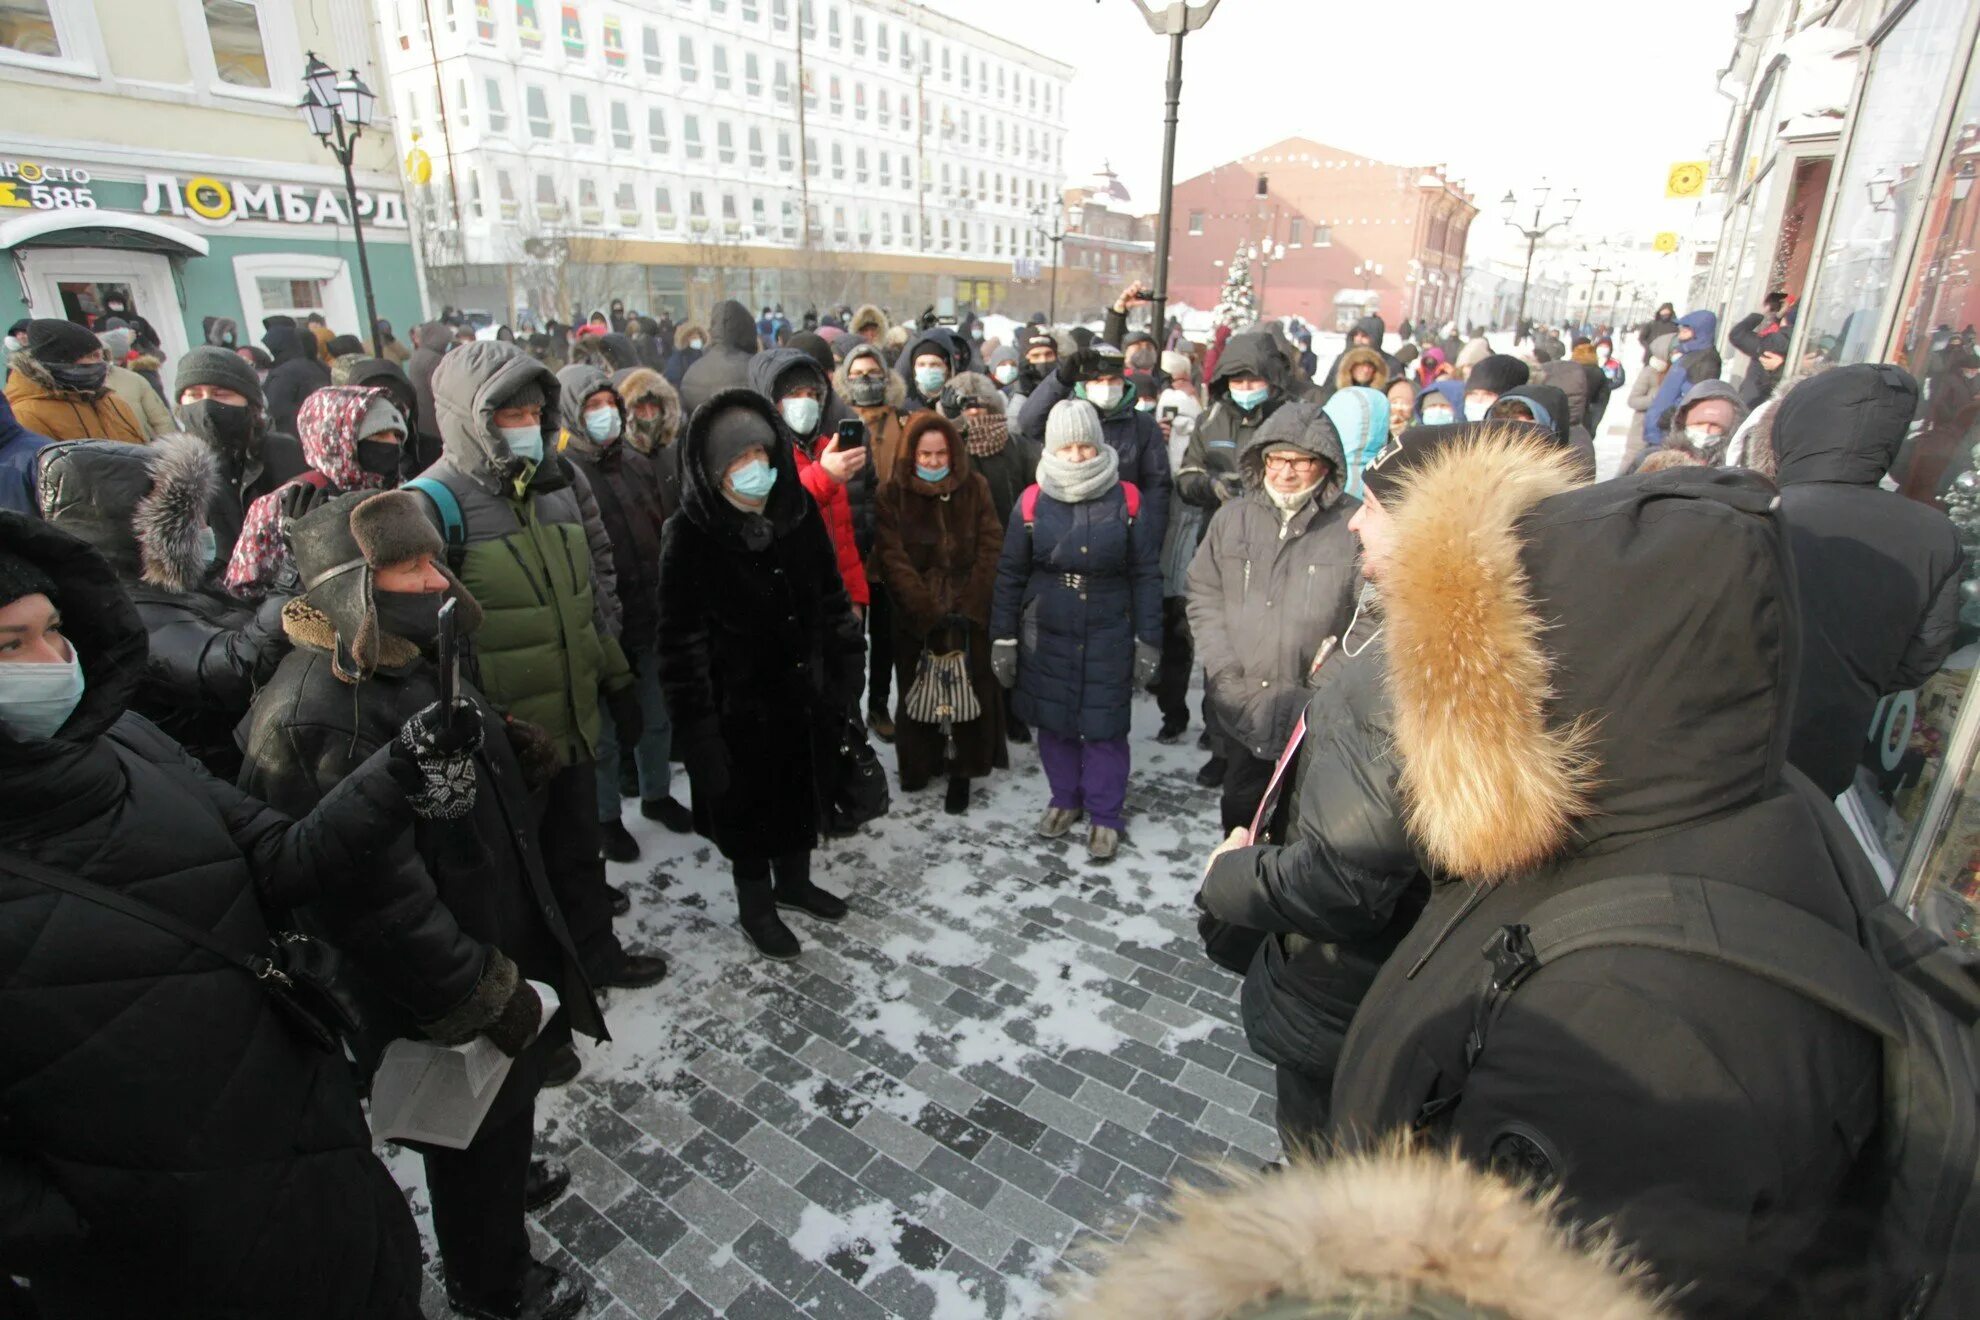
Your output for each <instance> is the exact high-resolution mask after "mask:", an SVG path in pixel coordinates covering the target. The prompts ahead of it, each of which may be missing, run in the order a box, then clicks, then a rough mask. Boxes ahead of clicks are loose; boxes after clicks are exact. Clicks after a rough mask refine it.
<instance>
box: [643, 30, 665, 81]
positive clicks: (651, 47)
mask: <svg viewBox="0 0 1980 1320" xmlns="http://www.w3.org/2000/svg"><path fill="white" fill-rule="evenodd" d="M639 51H640V55H641V57H642V58H643V59H644V60H645V61H646V72H647V75H648V76H649V77H653V78H658V77H659V76H660V75H661V74H662V73H664V72H666V69H667V61H666V60H665V59H663V58H662V57H661V54H660V29H659V28H657V27H654V26H653V25H652V24H650V23H649V24H648V25H647V26H646V27H644V28H642V29H640V34H639Z"/></svg>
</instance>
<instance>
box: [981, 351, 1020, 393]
mask: <svg viewBox="0 0 1980 1320" xmlns="http://www.w3.org/2000/svg"><path fill="white" fill-rule="evenodd" d="M985 369H986V370H987V371H988V373H989V376H990V379H991V380H992V381H994V382H995V383H996V386H997V392H998V394H999V395H1000V396H1001V397H1002V398H1003V400H1004V403H1005V405H1006V407H1008V406H1009V403H1010V392H1011V391H1012V390H1013V389H1015V388H1016V386H1017V379H1018V352H1017V349H1016V348H1014V347H1012V346H1011V345H1010V344H999V345H998V346H997V347H996V349H995V350H994V351H992V352H991V354H990V358H989V361H988V362H987V363H986V365H985Z"/></svg>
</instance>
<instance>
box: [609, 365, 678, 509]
mask: <svg viewBox="0 0 1980 1320" xmlns="http://www.w3.org/2000/svg"><path fill="white" fill-rule="evenodd" d="M612 385H613V388H615V389H616V390H618V392H619V397H620V399H622V400H624V402H625V405H626V443H627V444H629V445H631V446H632V447H633V448H634V449H636V450H638V451H639V452H640V453H641V454H643V455H644V456H645V457H646V466H647V469H648V470H649V471H650V472H651V473H652V475H653V480H654V492H655V494H656V496H657V497H658V499H659V501H660V517H661V519H662V521H665V520H666V519H668V518H671V517H673V516H674V510H676V509H678V508H680V507H681V466H680V458H681V456H680V451H679V450H678V449H676V448H675V447H674V441H675V440H677V439H679V438H680V434H681V396H680V395H679V394H678V393H676V392H675V390H674V387H673V386H672V385H670V384H668V383H667V378H666V376H664V375H662V374H661V373H660V372H658V371H654V370H651V369H649V368H646V367H635V368H634V369H633V370H631V371H621V372H617V373H615V374H614V375H613V377H612Z"/></svg>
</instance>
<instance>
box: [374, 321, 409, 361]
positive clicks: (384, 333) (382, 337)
mask: <svg viewBox="0 0 1980 1320" xmlns="http://www.w3.org/2000/svg"><path fill="white" fill-rule="evenodd" d="M371 333H372V341H373V342H372V344H371V345H370V347H373V348H376V349H378V350H379V351H380V352H381V353H382V354H383V355H384V358H385V361H387V362H390V363H392V364H393V365H394V366H397V367H400V368H403V367H404V366H405V365H406V363H407V362H408V361H409V360H411V358H412V350H411V349H409V348H407V347H406V346H405V344H404V343H403V342H401V341H400V339H399V337H398V336H397V335H395V334H393V333H392V323H391V322H390V321H388V320H386V319H385V318H384V317H382V316H381V317H379V318H378V319H377V320H376V321H374V322H372V326H371Z"/></svg>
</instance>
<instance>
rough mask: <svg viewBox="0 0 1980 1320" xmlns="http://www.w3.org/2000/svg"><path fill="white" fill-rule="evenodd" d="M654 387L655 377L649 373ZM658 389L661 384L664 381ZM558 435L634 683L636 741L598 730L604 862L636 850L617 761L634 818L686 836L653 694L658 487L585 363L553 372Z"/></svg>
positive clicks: (605, 382) (614, 398) (663, 709)
mask: <svg viewBox="0 0 1980 1320" xmlns="http://www.w3.org/2000/svg"><path fill="white" fill-rule="evenodd" d="M648 374H653V375H654V379H656V380H659V379H660V377H659V376H658V375H657V374H654V373H648ZM663 383H664V382H663ZM557 385H558V404H559V408H560V409H561V416H562V422H563V435H562V437H561V439H560V441H559V449H560V452H561V453H562V454H563V456H564V457H565V458H566V459H567V460H569V461H570V462H571V463H573V464H574V465H576V466H577V468H578V469H579V470H580V471H582V472H583V473H584V475H585V478H586V479H587V481H588V482H589V484H590V486H591V492H592V495H593V497H594V498H595V499H596V500H597V501H598V512H599V517H600V520H601V521H602V522H603V523H604V526H605V533H606V536H607V537H608V539H609V540H610V542H611V547H612V549H611V553H612V565H613V579H614V581H613V585H614V589H615V591H616V593H617V596H618V600H619V613H620V620H621V622H620V629H619V645H620V647H621V648H622V649H623V650H624V651H625V653H626V662H627V663H628V664H629V665H630V666H631V667H632V671H633V673H634V674H635V675H636V676H637V679H638V681H637V683H636V684H635V686H634V688H633V691H634V694H635V696H636V697H637V699H638V701H639V712H640V735H639V741H638V742H637V743H635V744H634V745H633V746H632V747H631V748H630V749H627V748H623V747H621V746H620V744H619V739H618V731H617V729H616V728H614V727H613V724H614V722H613V721H611V720H603V721H600V723H599V730H598V756H597V762H596V764H597V767H598V825H599V834H600V837H601V839H602V843H601V845H600V846H601V847H602V849H603V851H604V853H605V857H606V859H607V860H608V861H614V862H631V861H636V860H638V858H639V844H638V843H637V842H636V841H634V839H633V838H632V835H631V834H630V833H629V832H628V831H627V830H626V827H625V825H624V823H623V822H622V821H621V820H620V806H619V797H620V785H621V784H622V782H624V781H623V780H622V778H621V773H622V770H623V768H624V762H625V759H626V758H627V757H628V756H630V758H631V760H632V763H633V765H634V767H635V769H636V771H637V774H636V776H635V777H634V779H633V781H632V782H633V785H634V787H635V788H636V789H637V790H638V796H639V809H640V814H641V815H643V816H645V817H646V818H647V819H648V820H657V821H659V822H660V823H661V824H662V825H665V826H666V827H667V828H668V829H669V830H672V831H673V832H674V833H676V834H686V833H687V832H688V831H690V830H691V829H693V828H694V823H693V821H692V819H691V818H690V816H689V815H688V810H687V808H686V807H683V806H682V805H681V804H680V803H678V802H676V801H674V799H673V796H672V794H671V792H670V791H669V790H670V787H671V785H672V782H673V770H672V767H671V766H670V765H669V764H668V754H669V750H670V748H671V747H672V737H673V726H672V724H671V723H670V722H669V720H668V718H667V705H666V702H665V700H664V699H663V698H662V697H661V695H660V654H659V646H660V600H659V593H660V580H659V567H660V526H661V524H662V523H664V522H665V521H666V515H665V513H663V512H662V510H661V502H660V494H659V492H660V479H659V477H658V476H657V475H656V474H655V472H654V470H653V463H652V460H650V459H648V458H647V456H646V455H645V454H643V453H641V452H640V451H639V450H638V449H636V448H634V447H632V446H631V445H630V444H628V443H626V441H627V438H628V435H629V428H630V426H631V422H632V416H631V409H630V408H628V407H627V405H626V403H625V400H624V398H623V396H622V395H621V394H620V393H619V391H618V389H617V388H616V387H615V386H613V384H612V382H611V379H610V378H609V377H608V376H606V374H605V373H604V372H603V371H601V370H600V369H599V368H597V367H595V366H592V365H590V364H588V363H582V362H578V363H572V364H571V365H570V366H568V367H565V368H564V369H563V370H562V371H560V372H558V373H557Z"/></svg>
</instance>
